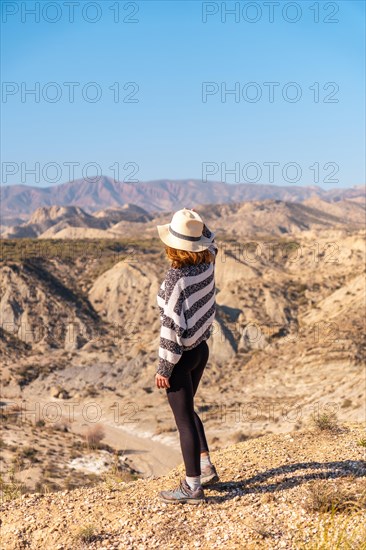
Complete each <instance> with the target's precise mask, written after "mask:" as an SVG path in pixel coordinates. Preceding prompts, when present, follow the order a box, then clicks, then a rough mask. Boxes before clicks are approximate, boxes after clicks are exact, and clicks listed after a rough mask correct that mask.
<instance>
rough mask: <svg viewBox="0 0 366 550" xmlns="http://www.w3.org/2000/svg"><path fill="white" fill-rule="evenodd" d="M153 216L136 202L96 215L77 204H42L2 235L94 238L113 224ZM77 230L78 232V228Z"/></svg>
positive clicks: (4, 229) (137, 220)
mask: <svg viewBox="0 0 366 550" xmlns="http://www.w3.org/2000/svg"><path fill="white" fill-rule="evenodd" d="M151 219H152V216H151V215H150V214H149V213H148V212H146V210H144V209H143V208H140V207H139V206H136V205H135V204H126V205H124V206H123V207H121V208H107V209H105V210H99V211H98V212H96V214H95V215H92V214H88V213H87V212H85V211H84V210H83V209H82V208H79V207H78V206H50V207H46V206H41V207H39V208H37V209H36V210H35V211H34V212H33V214H32V215H31V217H30V218H29V220H28V221H27V222H26V223H23V224H18V225H15V226H9V227H3V230H2V233H1V236H2V237H3V238H8V239H19V238H36V237H40V236H41V235H42V237H43V238H53V237H54V236H55V235H56V234H57V235H61V236H60V237H58V238H64V237H63V235H65V236H67V235H69V234H70V233H71V235H73V237H71V238H74V236H75V237H76V236H79V235H90V236H94V237H98V238H99V237H103V236H106V230H108V229H109V228H110V227H112V226H113V225H115V224H117V223H119V222H121V221H125V222H128V223H131V222H147V221H149V220H151ZM75 229H76V231H75Z"/></svg>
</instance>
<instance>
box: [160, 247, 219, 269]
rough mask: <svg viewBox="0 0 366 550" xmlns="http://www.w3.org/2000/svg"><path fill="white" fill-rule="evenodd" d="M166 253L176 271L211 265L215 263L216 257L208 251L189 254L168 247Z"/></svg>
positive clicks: (185, 251)
mask: <svg viewBox="0 0 366 550" xmlns="http://www.w3.org/2000/svg"><path fill="white" fill-rule="evenodd" d="M165 252H166V255H167V257H168V259H169V260H170V261H171V262H172V267H174V268H176V269H177V268H180V267H185V266H187V265H198V264H209V263H211V262H215V257H214V255H213V254H211V252H210V251H209V250H207V249H206V250H202V251H201V252H188V251H187V250H180V249H177V248H172V247H171V246H166V247H165Z"/></svg>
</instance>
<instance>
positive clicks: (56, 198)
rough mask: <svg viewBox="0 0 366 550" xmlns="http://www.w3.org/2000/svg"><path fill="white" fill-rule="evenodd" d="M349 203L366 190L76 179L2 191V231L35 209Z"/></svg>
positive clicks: (8, 187) (155, 209)
mask: <svg viewBox="0 0 366 550" xmlns="http://www.w3.org/2000/svg"><path fill="white" fill-rule="evenodd" d="M312 197H317V198H319V199H322V200H323V201H328V202H337V201H340V200H349V201H353V202H360V203H362V204H364V203H365V187H364V186H363V185H359V186H354V187H351V188H342V189H341V188H338V189H329V190H325V189H323V188H321V187H319V186H315V185H312V186H296V185H289V186H278V185H265V184H249V183H240V184H226V183H222V182H202V181H201V180H156V181H151V182H139V183H125V182H120V181H115V180H113V179H112V178H109V177H106V176H101V177H100V178H99V179H98V180H97V181H93V182H91V181H88V180H85V179H79V180H75V181H70V182H66V183H62V184H60V185H54V186H50V187H36V186H30V185H4V186H2V188H1V189H0V215H1V220H0V223H1V225H8V226H9V225H18V224H19V223H22V222H24V221H27V220H28V219H29V216H30V215H31V214H32V213H33V212H34V211H35V210H36V209H37V208H39V207H43V206H45V207H50V206H53V205H58V206H76V207H80V208H82V209H83V210H84V211H85V212H87V213H93V212H96V211H98V210H100V209H102V208H113V207H121V206H123V205H125V204H127V203H130V204H131V203H133V204H135V205H137V206H140V207H141V208H143V209H145V210H146V211H148V212H162V211H171V210H174V209H178V208H182V207H183V206H187V207H190V206H193V205H198V204H222V203H228V202H243V201H253V200H256V201H260V200H265V199H274V200H276V199H277V200H282V201H288V202H302V201H304V200H306V199H309V198H312Z"/></svg>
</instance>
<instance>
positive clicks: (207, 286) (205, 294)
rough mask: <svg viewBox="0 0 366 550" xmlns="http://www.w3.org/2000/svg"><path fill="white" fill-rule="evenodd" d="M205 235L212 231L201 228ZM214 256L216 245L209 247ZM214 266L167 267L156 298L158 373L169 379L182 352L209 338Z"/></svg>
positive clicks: (213, 301) (210, 264)
mask: <svg viewBox="0 0 366 550" xmlns="http://www.w3.org/2000/svg"><path fill="white" fill-rule="evenodd" d="M204 234H205V236H208V237H210V235H211V232H210V231H209V229H208V228H206V226H205V228H204ZM209 250H210V252H212V253H213V254H214V255H216V253H217V246H216V244H215V243H214V241H213V244H212V245H211V246H210V247H209ZM214 268H215V265H214V263H208V264H199V265H188V266H184V267H181V268H178V269H175V268H170V269H169V270H168V272H167V274H166V277H165V280H164V281H163V283H162V285H161V287H160V289H159V292H158V295H157V302H158V306H159V310H160V322H161V329H160V344H159V364H158V368H157V374H161V375H162V376H166V377H167V378H169V376H170V375H171V373H172V371H173V368H174V366H175V365H176V363H178V361H179V359H180V357H181V355H182V353H183V351H187V350H190V349H193V348H195V347H196V346H198V344H200V343H201V342H202V341H203V340H207V339H208V338H209V337H210V329H211V325H212V323H213V321H214V318H215V306H216V304H215V274H214Z"/></svg>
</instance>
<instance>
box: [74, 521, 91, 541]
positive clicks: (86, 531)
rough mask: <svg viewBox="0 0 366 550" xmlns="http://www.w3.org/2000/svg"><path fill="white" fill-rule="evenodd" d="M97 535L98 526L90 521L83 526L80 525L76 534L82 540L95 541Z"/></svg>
mask: <svg viewBox="0 0 366 550" xmlns="http://www.w3.org/2000/svg"><path fill="white" fill-rule="evenodd" d="M95 537H96V527H95V526H94V525H93V524H92V523H88V524H87V525H84V526H83V527H80V529H79V531H78V532H77V534H76V537H75V538H76V539H77V540H79V541H81V542H85V543H88V542H93V540H94V539H95Z"/></svg>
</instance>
